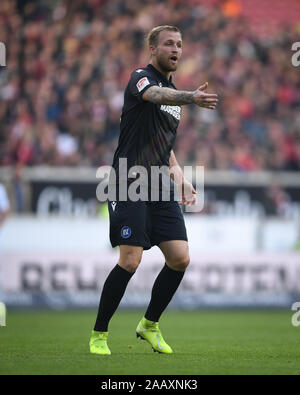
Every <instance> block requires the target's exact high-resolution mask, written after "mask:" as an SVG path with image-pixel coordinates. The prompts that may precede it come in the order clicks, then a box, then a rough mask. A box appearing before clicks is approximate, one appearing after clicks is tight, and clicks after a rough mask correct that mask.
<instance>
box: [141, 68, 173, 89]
mask: <svg viewBox="0 0 300 395" xmlns="http://www.w3.org/2000/svg"><path fill="white" fill-rule="evenodd" d="M147 68H149V69H150V70H152V71H154V72H155V73H156V74H157V75H158V76H159V77H160V78H161V79H162V80H164V81H165V83H167V84H168V85H169V84H173V80H172V75H171V76H170V79H169V80H167V78H166V77H165V76H164V75H163V74H162V73H161V72H160V71H158V70H157V69H156V68H155V67H154V66H152V64H151V63H149V64H148V66H147Z"/></svg>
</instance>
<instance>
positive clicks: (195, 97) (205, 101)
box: [143, 82, 218, 110]
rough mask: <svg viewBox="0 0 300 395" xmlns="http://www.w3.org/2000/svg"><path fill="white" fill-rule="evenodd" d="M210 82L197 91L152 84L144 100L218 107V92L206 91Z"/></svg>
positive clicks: (168, 103) (179, 104)
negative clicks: (210, 92) (179, 89)
mask: <svg viewBox="0 0 300 395" xmlns="http://www.w3.org/2000/svg"><path fill="white" fill-rule="evenodd" d="M207 86H208V83H207V82H206V83H205V84H204V85H201V86H200V87H199V88H198V89H196V90H195V91H178V90H176V89H171V88H160V87H159V86H151V87H150V88H149V89H147V90H146V92H145V93H144V94H143V100H146V101H150V102H152V103H156V104H167V105H175V106H176V105H177V106H181V105H184V104H192V103H194V104H197V106H199V107H204V108H210V109H211V110H214V109H215V108H216V105H217V102H218V99H217V95H216V94H209V93H205V92H204V90H205V89H206V88H207Z"/></svg>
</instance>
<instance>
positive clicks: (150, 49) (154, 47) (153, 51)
mask: <svg viewBox="0 0 300 395" xmlns="http://www.w3.org/2000/svg"><path fill="white" fill-rule="evenodd" d="M149 51H150V55H151V56H152V55H156V46H155V45H149Z"/></svg>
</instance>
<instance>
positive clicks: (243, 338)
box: [0, 310, 300, 375]
mask: <svg viewBox="0 0 300 395" xmlns="http://www.w3.org/2000/svg"><path fill="white" fill-rule="evenodd" d="M142 314H143V313H142V312H132V311H131V312H128V311H119V312H117V313H116V314H115V315H114V317H113V319H112V321H111V324H110V334H109V347H110V349H111V351H112V355H111V356H102V357H101V356H97V355H92V354H90V353H89V349H88V342H89V337H90V331H91V329H92V327H93V324H94V320H95V317H96V311H93V312H91V311H63V312H54V311H36V312H32V311H30V312H29V311H26V312H25V311H23V312H16V311H8V314H7V323H6V325H7V326H6V327H0V361H1V363H0V374H26V375H30V374H47V375H49V374H72V375H75V374H76V375H80V374H96V375H103V374H108V375H110V374H117V375H118V374H125V375H139V374H146V375H152V374H159V375H167V374H172V375H173V374H174V375H175V374H176V375H181V374H192V375H201V374H300V327H293V326H292V324H291V316H292V312H291V311H288V310H287V311H197V312H174V311H167V312H165V313H164V314H163V316H162V318H161V321H160V328H161V330H162V333H163V335H164V337H165V339H166V341H167V342H168V343H169V344H170V345H171V347H172V348H173V351H174V354H172V355H161V354H157V353H154V352H153V351H152V349H151V347H150V345H149V344H148V343H146V342H144V341H140V340H139V339H136V337H135V328H136V326H137V323H138V321H139V320H140V318H141V316H142Z"/></svg>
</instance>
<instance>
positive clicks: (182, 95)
mask: <svg viewBox="0 0 300 395" xmlns="http://www.w3.org/2000/svg"><path fill="white" fill-rule="evenodd" d="M143 99H144V100H146V101H150V102H152V103H156V104H168V105H178V106H181V105H183V104H191V103H194V97H193V92H188V91H177V90H176V89H171V88H160V87H159V86H151V87H150V88H149V89H147V90H146V92H145V93H144V94H143Z"/></svg>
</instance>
